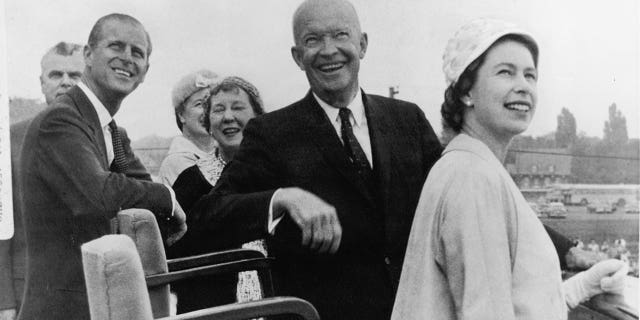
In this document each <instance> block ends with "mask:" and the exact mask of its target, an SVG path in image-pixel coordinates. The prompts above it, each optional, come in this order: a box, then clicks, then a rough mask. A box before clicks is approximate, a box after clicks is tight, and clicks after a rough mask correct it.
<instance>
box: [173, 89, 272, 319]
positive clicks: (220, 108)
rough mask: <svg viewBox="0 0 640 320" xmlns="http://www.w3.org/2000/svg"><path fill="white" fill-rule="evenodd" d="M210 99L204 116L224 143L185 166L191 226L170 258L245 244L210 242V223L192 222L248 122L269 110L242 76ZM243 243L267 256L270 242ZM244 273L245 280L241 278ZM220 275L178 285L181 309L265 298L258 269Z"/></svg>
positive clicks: (180, 180)
mask: <svg viewBox="0 0 640 320" xmlns="http://www.w3.org/2000/svg"><path fill="white" fill-rule="evenodd" d="M208 94H209V95H208V96H207V99H206V101H205V103H204V109H205V112H204V116H205V117H206V120H207V121H206V125H207V131H208V134H210V136H211V137H213V138H214V139H215V140H216V141H217V143H218V146H217V147H216V148H214V150H213V151H212V157H207V158H202V159H199V160H198V161H196V162H194V163H193V164H192V165H191V166H190V167H188V168H185V169H184V170H183V171H182V173H181V174H180V175H179V176H178V177H177V178H176V180H175V182H174V183H173V185H172V187H173V190H174V191H175V194H176V199H177V200H178V202H179V203H180V206H182V208H183V209H184V211H185V213H186V214H187V226H189V230H188V231H187V233H186V234H185V235H184V237H183V238H182V239H181V240H179V241H178V242H176V243H175V244H174V245H173V246H171V247H169V248H167V256H168V257H170V258H178V257H185V256H192V255H198V254H204V253H209V252H214V251H219V250H225V249H230V248H234V247H238V246H240V243H232V242H231V240H230V241H229V242H228V243H225V242H224V239H221V237H219V236H218V237H216V241H212V240H210V237H209V234H208V233H209V230H208V229H207V228H206V227H205V226H199V225H193V224H190V223H189V221H190V217H191V210H192V207H193V205H194V204H195V203H196V202H197V201H198V199H200V197H202V196H203V195H206V194H208V193H209V191H211V189H212V188H213V186H214V185H215V184H216V182H217V181H218V178H220V174H221V173H222V170H224V167H225V166H226V165H227V163H228V162H230V161H231V160H233V157H234V155H235V154H236V151H237V150H238V148H239V147H240V143H241V142H242V132H243V130H244V127H245V126H246V124H247V122H248V121H249V120H251V119H252V118H254V117H256V116H258V115H261V114H263V113H264V107H263V104H262V99H261V98H260V93H259V92H258V89H256V87H254V86H253V85H252V84H251V83H249V82H248V81H246V80H244V79H242V78H240V77H227V78H224V79H222V80H221V81H219V82H217V83H215V84H213V85H212V86H211V87H210V90H208ZM243 247H245V248H251V249H255V250H260V251H262V252H263V253H264V254H265V255H266V249H265V244H264V242H263V241H262V240H256V241H253V242H250V243H247V244H244V245H243ZM238 277H239V278H238ZM238 277H236V276H235V275H234V276H230V277H229V276H215V277H207V278H206V279H197V280H195V281H190V282H189V283H187V284H180V285H179V286H174V287H176V291H177V294H178V312H179V313H183V312H187V311H192V310H197V309H202V308H205V307H209V306H212V305H218V304H222V303H230V302H234V301H241V302H242V301H249V300H255V299H259V298H261V290H260V283H259V281H258V278H257V273H256V272H255V271H254V272H242V273H240V274H239V276H238Z"/></svg>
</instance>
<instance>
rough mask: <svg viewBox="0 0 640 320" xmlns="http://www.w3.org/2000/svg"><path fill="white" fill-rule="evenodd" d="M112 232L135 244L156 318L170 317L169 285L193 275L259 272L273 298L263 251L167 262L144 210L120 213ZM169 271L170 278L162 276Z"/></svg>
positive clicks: (153, 220) (265, 293)
mask: <svg viewBox="0 0 640 320" xmlns="http://www.w3.org/2000/svg"><path fill="white" fill-rule="evenodd" d="M112 229H113V230H112V231H113V233H119V234H124V235H127V236H129V237H130V238H131V239H133V241H134V243H135V246H136V248H137V250H138V254H139V255H140V259H141V261H142V269H143V270H144V274H145V276H146V278H147V285H148V287H149V296H150V298H151V309H152V311H153V315H154V317H156V318H159V317H164V316H168V315H169V312H170V310H169V306H170V303H169V283H170V282H175V281H177V280H181V279H185V278H189V277H193V276H204V275H214V274H225V273H226V274H229V273H231V274H232V273H237V272H240V271H248V270H257V271H258V275H259V278H260V283H261V286H262V292H263V297H272V296H273V282H272V278H271V272H270V267H271V264H272V263H273V259H272V258H267V257H265V256H264V255H263V254H262V253H261V252H260V251H256V250H249V249H235V250H227V251H220V252H213V253H209V254H203V255H198V256H192V257H186V258H180V259H172V260H168V261H167V259H166V255H165V251H164V247H163V244H162V238H161V235H160V231H159V228H158V223H157V222H156V218H155V216H154V215H153V214H152V213H151V212H150V211H148V210H143V209H128V210H123V211H120V212H119V213H118V216H117V220H116V221H115V223H114V226H112ZM184 270H188V271H184ZM169 271H170V272H172V273H171V275H166V276H164V275H163V274H166V273H167V272H169Z"/></svg>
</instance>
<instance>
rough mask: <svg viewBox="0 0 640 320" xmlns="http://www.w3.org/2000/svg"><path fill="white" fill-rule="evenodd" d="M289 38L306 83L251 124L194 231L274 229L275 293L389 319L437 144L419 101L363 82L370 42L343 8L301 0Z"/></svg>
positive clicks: (236, 237)
mask: <svg viewBox="0 0 640 320" xmlns="http://www.w3.org/2000/svg"><path fill="white" fill-rule="evenodd" d="M293 34H294V39H295V45H294V46H293V48H292V49H291V53H292V56H293V59H294V60H295V62H296V64H297V65H298V66H299V67H300V69H302V70H303V71H304V72H305V73H306V76H307V79H308V81H309V85H310V86H311V90H310V91H309V93H308V94H307V95H306V97H304V98H303V99H302V100H300V101H298V102H295V103H293V104H292V105H290V106H288V107H285V108H283V109H280V110H278V111H274V112H271V113H268V114H265V115H263V116H260V117H257V118H255V119H253V120H251V121H250V122H249V123H248V125H247V127H246V129H245V131H244V133H243V134H244V139H243V142H242V145H241V146H240V149H239V151H238V153H237V155H236V157H235V158H234V160H233V161H232V162H231V163H229V165H228V167H227V168H226V170H225V171H224V172H223V174H222V177H221V178H220V180H219V181H218V184H217V186H216V188H215V189H214V190H213V191H212V192H211V193H210V194H208V195H206V196H204V197H203V198H201V199H200V201H199V202H198V203H196V205H195V209H194V212H195V213H196V214H195V215H194V216H190V217H189V221H190V223H189V227H190V228H192V229H191V230H193V228H199V229H200V230H197V231H196V230H194V232H202V233H203V234H209V235H213V236H215V238H216V239H219V240H218V241H228V242H229V245H234V244H237V243H240V242H242V241H246V240H251V239H253V238H257V237H264V236H267V235H268V234H270V236H268V240H269V241H268V250H269V253H270V254H271V255H273V256H275V257H276V266H275V269H274V273H275V274H276V280H277V281H276V291H277V293H278V294H282V295H292V296H298V297H302V298H304V299H307V300H309V301H310V302H311V303H313V305H314V306H315V307H316V308H317V309H318V311H319V313H320V315H321V317H322V318H323V319H332V320H336V319H388V318H389V316H390V312H391V307H392V305H393V299H394V296H395V290H396V286H397V283H398V280H399V277H400V269H401V267H402V262H403V256H404V252H405V247H406V244H407V237H408V235H409V231H410V227H411V222H412V218H413V214H414V211H415V208H416V204H417V200H418V196H419V194H420V190H421V188H422V184H423V183H424V181H425V178H426V176H427V173H428V171H429V169H430V168H431V166H432V165H433V163H434V162H435V161H436V159H437V158H438V157H439V156H440V153H441V146H440V143H439V142H438V139H437V137H436V135H435V134H434V132H433V130H432V128H431V126H430V125H429V123H428V121H427V120H426V119H425V116H424V114H423V112H422V111H421V110H420V109H419V108H418V106H416V105H415V104H412V103H408V102H404V101H400V100H392V99H388V98H384V97H381V96H376V95H369V94H366V93H365V92H364V91H362V90H361V89H360V85H359V82H358V72H359V69H360V60H361V59H363V58H364V56H365V53H366V50H367V45H368V39H367V35H366V34H365V33H363V32H361V30H360V24H359V21H358V17H357V15H356V11H355V9H354V8H353V6H352V5H351V4H350V3H348V2H346V1H343V0H308V1H305V2H304V3H302V4H301V5H300V7H299V8H298V9H297V11H296V12H295V14H294V18H293ZM192 219H193V220H192ZM191 221H193V223H191ZM276 224H277V225H276Z"/></svg>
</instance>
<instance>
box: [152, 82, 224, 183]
mask: <svg viewBox="0 0 640 320" xmlns="http://www.w3.org/2000/svg"><path fill="white" fill-rule="evenodd" d="M217 79H218V75H217V74H215V73H214V72H212V71H209V70H199V71H196V72H193V73H190V74H188V75H186V76H184V77H183V78H182V79H180V81H178V83H176V85H175V86H174V87H173V90H172V92H171V101H172V104H173V108H174V112H175V116H176V124H177V125H178V129H180V131H181V132H182V134H181V135H180V136H177V137H175V138H174V139H173V141H171V146H170V147H169V152H168V153H167V156H166V157H165V159H164V160H163V161H162V164H161V165H160V172H159V176H160V179H161V181H162V183H164V184H166V185H169V186H173V184H174V183H175V181H176V179H178V177H179V176H180V174H181V173H182V172H183V171H184V170H185V169H187V168H189V167H191V166H193V165H195V164H196V162H198V161H200V160H206V159H210V158H213V157H214V156H215V154H214V151H215V146H216V142H215V140H214V139H213V137H211V135H210V134H209V132H208V124H207V122H208V118H207V115H206V112H205V111H206V110H205V105H206V102H207V100H208V99H209V96H210V95H211V89H212V88H213V86H214V85H215V83H216V80H217Z"/></svg>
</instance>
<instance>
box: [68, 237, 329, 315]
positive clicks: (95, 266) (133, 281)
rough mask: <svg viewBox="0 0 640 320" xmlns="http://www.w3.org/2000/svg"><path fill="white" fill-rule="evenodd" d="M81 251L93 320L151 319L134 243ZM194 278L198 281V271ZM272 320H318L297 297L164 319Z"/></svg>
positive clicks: (114, 240)
mask: <svg viewBox="0 0 640 320" xmlns="http://www.w3.org/2000/svg"><path fill="white" fill-rule="evenodd" d="M81 250H82V263H83V267H84V274H85V279H86V286H87V296H88V298H89V310H90V313H91V319H92V320H122V319H140V320H148V319H153V314H152V311H151V304H150V301H149V292H148V291H147V284H146V280H145V276H144V272H143V270H142V263H141V260H140V257H139V255H138V251H137V249H136V246H135V245H134V243H133V241H132V240H131V238H129V237H128V236H125V235H106V236H103V237H101V238H99V239H96V240H93V241H90V242H88V243H85V244H83V245H82V247H81ZM187 271H189V269H185V270H181V271H177V272H178V273H180V274H185V272H187ZM175 274H176V273H172V272H169V273H166V274H164V275H158V276H157V277H158V278H156V279H159V278H160V277H167V278H172V277H175ZM192 275H194V276H197V272H196V273H193V274H192ZM181 277H182V276H181ZM273 315H295V316H298V317H300V318H301V319H308V320H319V316H318V313H317V311H316V310H315V308H313V306H312V305H311V304H310V303H308V302H306V301H304V300H301V299H298V298H293V297H273V298H266V299H262V300H259V301H251V302H243V303H234V304H230V305H224V306H218V307H212V308H207V309H202V310H198V311H193V312H189V313H184V314H180V315H176V316H170V317H166V318H162V319H170V320H173V319H218V320H240V319H252V318H257V317H268V316H273Z"/></svg>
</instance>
